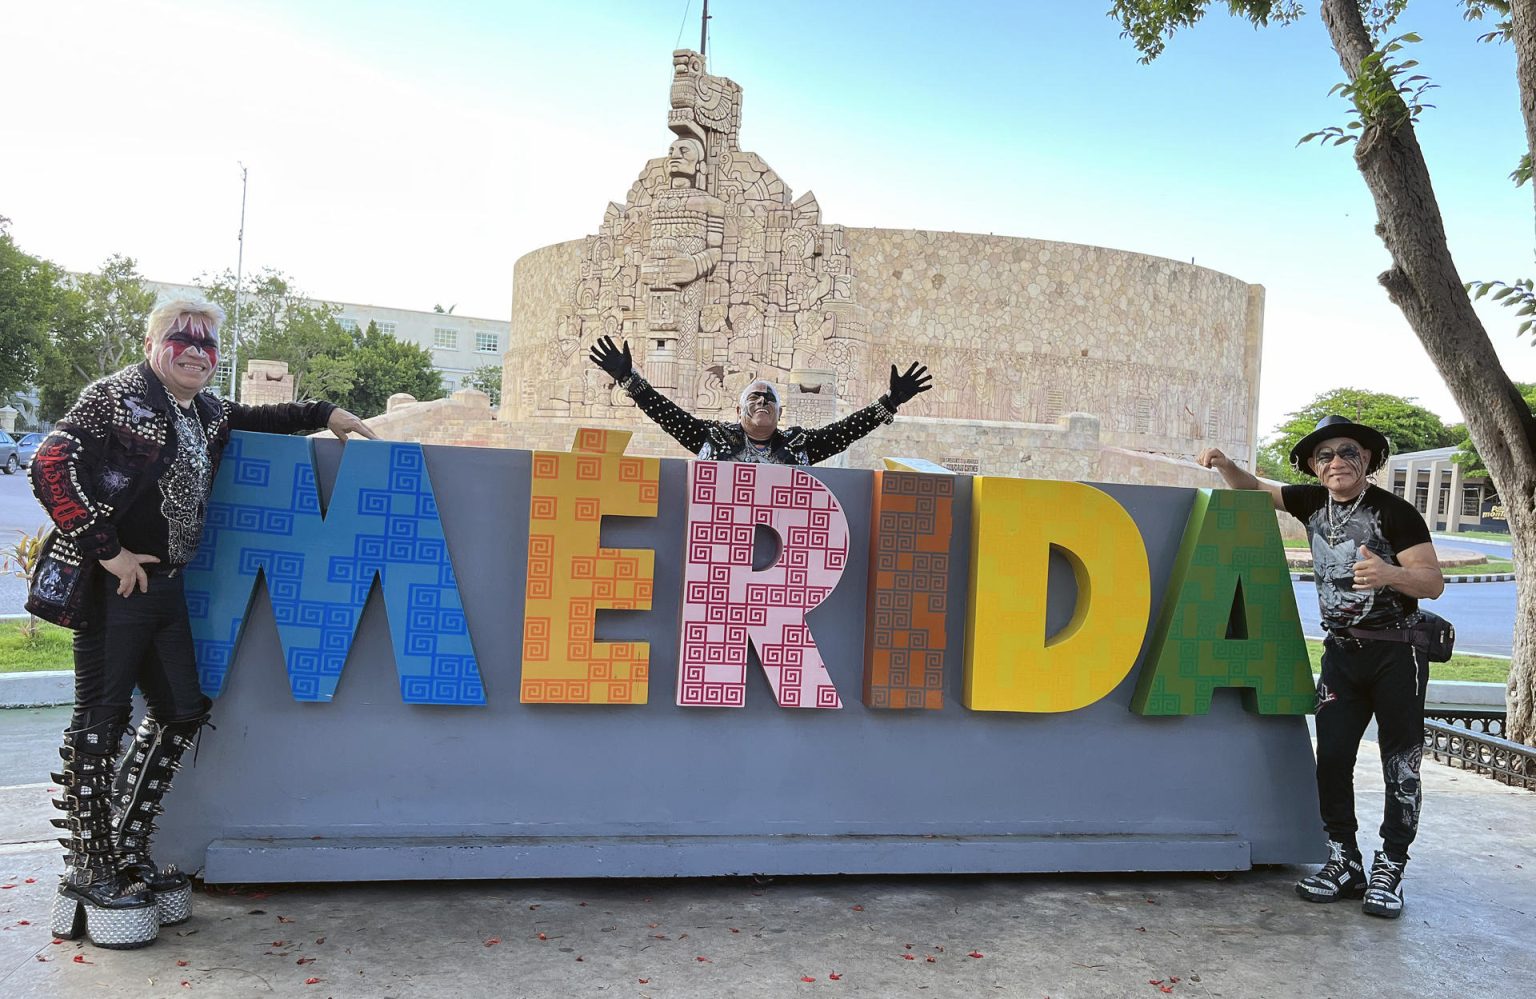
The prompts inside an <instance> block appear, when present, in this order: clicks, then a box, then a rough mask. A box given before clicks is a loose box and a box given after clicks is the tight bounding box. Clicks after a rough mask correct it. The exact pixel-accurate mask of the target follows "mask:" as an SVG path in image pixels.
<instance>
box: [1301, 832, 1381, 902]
mask: <svg viewBox="0 0 1536 999" xmlns="http://www.w3.org/2000/svg"><path fill="white" fill-rule="evenodd" d="M1296 894H1297V895H1299V896H1301V897H1302V898H1304V899H1306V900H1307V901H1308V902H1337V901H1338V900H1339V899H1341V898H1359V897H1360V896H1361V895H1364V894H1365V867H1364V865H1363V864H1362V863H1361V860H1360V851H1359V850H1355V849H1350V848H1347V847H1345V845H1344V844H1343V843H1340V842H1337V841H1335V840H1329V841H1328V863H1326V864H1324V865H1323V867H1322V870H1320V871H1318V872H1317V873H1316V874H1313V875H1310V876H1308V877H1305V878H1302V879H1301V880H1300V881H1298V882H1296Z"/></svg>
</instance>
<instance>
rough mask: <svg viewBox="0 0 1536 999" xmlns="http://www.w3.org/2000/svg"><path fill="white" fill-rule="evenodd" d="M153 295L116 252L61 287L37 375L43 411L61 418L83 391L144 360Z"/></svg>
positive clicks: (130, 264) (134, 265)
mask: <svg viewBox="0 0 1536 999" xmlns="http://www.w3.org/2000/svg"><path fill="white" fill-rule="evenodd" d="M154 308H155V293H154V291H153V290H151V289H150V288H149V287H148V286H147V285H145V283H144V279H143V277H142V276H141V275H140V274H139V270H138V265H137V263H135V261H134V259H133V258H132V257H125V256H123V255H121V254H114V255H112V256H111V257H108V258H107V261H106V263H104V264H102V267H101V270H100V271H98V272H97V273H95V274H86V275H83V276H81V277H80V278H78V279H77V280H75V281H74V282H73V287H70V288H66V289H64V290H63V292H62V293H61V295H60V297H59V304H58V309H57V311H56V313H55V318H54V326H53V335H52V338H51V340H50V342H49V345H48V349H47V350H46V351H45V352H44V354H43V356H42V363H41V364H40V365H39V370H38V374H37V388H38V394H39V396H40V397H41V399H42V412H43V415H44V416H45V417H47V418H49V419H57V418H58V417H60V416H62V415H63V414H64V412H65V411H66V410H67V409H69V407H70V406H72V405H74V402H75V399H76V398H78V397H79V395H80V390H81V389H83V388H85V386H87V385H89V384H90V383H91V382H93V381H96V380H97V379H98V378H105V377H106V376H107V375H110V374H112V373H113V372H114V371H118V370H120V369H122V368H125V367H127V366H128V365H130V364H135V363H137V362H138V361H141V360H143V359H144V326H145V323H146V321H147V320H148V319H149V314H150V312H152V311H154Z"/></svg>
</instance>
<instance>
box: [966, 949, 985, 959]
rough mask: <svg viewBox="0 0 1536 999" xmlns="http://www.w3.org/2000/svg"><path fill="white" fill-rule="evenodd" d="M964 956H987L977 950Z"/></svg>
mask: <svg viewBox="0 0 1536 999" xmlns="http://www.w3.org/2000/svg"><path fill="white" fill-rule="evenodd" d="M965 956H966V957H986V956H987V955H985V954H983V953H982V952H981V951H979V950H973V951H971V952H970V953H969V954H967V955H965Z"/></svg>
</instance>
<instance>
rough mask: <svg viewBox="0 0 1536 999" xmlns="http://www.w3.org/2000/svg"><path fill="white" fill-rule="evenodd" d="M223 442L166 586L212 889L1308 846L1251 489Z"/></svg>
mask: <svg viewBox="0 0 1536 999" xmlns="http://www.w3.org/2000/svg"><path fill="white" fill-rule="evenodd" d="M627 436H628V435H627V434H624V433H622V432H615V431H603V430H584V431H581V432H580V433H578V435H577V438H576V440H575V442H574V446H573V448H572V449H571V450H570V451H568V452H560V453H554V452H527V451H510V450H492V449H477V448H451V447H425V448H423V447H420V446H417V445H412V444H402V443H389V442H369V441H354V442H351V443H349V444H347V445H346V446H345V448H343V447H342V446H340V445H339V444H337V443H335V442H329V441H327V442H316V441H312V440H308V439H302V438H282V437H268V436H263V435H246V434H237V435H235V438H234V440H233V441H232V443H231V445H230V447H229V450H228V451H227V452H226V455H225V461H224V464H223V467H222V468H221V471H220V479H219V482H218V485H217V487H216V489H215V492H214V502H213V505H212V507H211V508H210V510H209V516H208V531H207V534H206V537H205V540H204V543H203V546H202V549H201V551H200V553H199V556H198V560H197V562H196V564H195V565H194V567H193V568H192V570H191V571H190V572H189V573H188V579H187V587H188V600H189V604H190V607H191V610H192V618H193V628H194V634H195V637H196V640H197V646H198V656H199V663H200V668H201V670H202V680H203V684H204V687H205V688H206V689H207V690H208V692H209V693H210V694H211V695H214V696H216V698H217V701H216V708H215V718H214V720H215V722H216V723H217V724H218V726H219V727H218V730H217V731H215V732H210V733H207V734H206V735H205V737H204V739H203V743H202V746H201V750H200V752H201V762H200V763H199V765H198V766H197V767H195V768H188V769H187V770H186V771H184V772H183V774H182V775H181V777H180V778H179V779H178V782H177V783H178V786H177V791H176V793H177V795H178V797H180V796H182V795H185V796H186V798H187V799H190V800H186V801H184V802H183V804H182V806H181V807H178V808H176V809H173V810H172V811H171V813H169V814H168V815H167V816H166V819H167V821H166V823H165V827H164V832H163V834H162V839H163V842H164V846H163V848H162V849H163V852H164V853H165V857H164V859H166V860H170V861H176V862H179V863H181V864H182V865H183V866H185V867H188V868H191V869H203V870H204V872H205V875H206V876H207V877H208V878H209V879H210V880H212V881H215V882H219V881H223V882H233V881H243V882H254V881H305V880H326V881H335V880H365V879H375V878H434V877H546V876H580V877H585V876H615V875H617V876H667V875H708V874H726V873H751V872H778V873H832V872H842V871H846V872H887V873H901V872H922V871H1039V870H1201V869H1210V870H1234V869H1242V868H1246V867H1248V866H1250V865H1252V864H1256V863H1296V862H1300V861H1304V860H1306V859H1308V858H1309V856H1310V853H1311V852H1312V848H1313V846H1314V845H1315V843H1316V842H1317V841H1318V836H1319V835H1320V830H1319V828H1318V825H1317V820H1316V818H1315V815H1316V811H1315V807H1314V805H1315V801H1316V798H1315V789H1314V782H1313V779H1312V773H1311V770H1312V766H1313V760H1312V752H1311V746H1310V742H1309V739H1308V735H1307V729H1306V724H1305V718H1304V714H1305V712H1306V711H1308V710H1309V709H1310V707H1311V704H1312V702H1313V697H1314V695H1313V691H1312V680H1311V675H1310V670H1309V669H1308V665H1307V656H1306V650H1305V648H1304V645H1303V642H1302V638H1301V631H1300V626H1299V622H1298V618H1297V614H1296V608H1295V604H1294V601H1293V597H1292V593H1291V586H1290V580H1289V575H1288V573H1287V571H1286V568H1285V560H1284V552H1283V548H1282V546H1281V542H1280V539H1279V537H1278V533H1277V528H1276V524H1275V518H1274V513H1273V511H1272V510H1271V509H1270V508H1269V506H1268V498H1267V497H1265V496H1262V495H1258V494H1254V495H1248V494H1244V493H1237V492H1229V491H1201V490H1192V489H1168V488H1159V487H1150V486H1125V485H1088V484H1083V483H1073V482H1051V481H1035V480H1018V479H1008V478H997V477H988V476H980V477H976V478H971V477H967V476H949V475H938V474H926V473H921V472H915V471H910V470H901V469H895V468H893V469H890V470H887V471H883V472H869V471H859V470H844V469H821V468H817V469H811V470H805V469H794V468H781V467H774V466H757V465H746V464H716V463H710V462H692V461H682V460H671V459H653V458H642V457H637V456H631V455H626V454H625V453H624V451H625V445H626V443H627Z"/></svg>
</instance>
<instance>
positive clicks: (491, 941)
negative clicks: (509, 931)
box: [485, 937, 501, 947]
mask: <svg viewBox="0 0 1536 999" xmlns="http://www.w3.org/2000/svg"><path fill="white" fill-rule="evenodd" d="M499 943H501V937H490V938H488V939H487V940H486V941H485V946H487V947H494V946H496V945H497V944H499Z"/></svg>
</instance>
